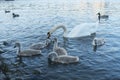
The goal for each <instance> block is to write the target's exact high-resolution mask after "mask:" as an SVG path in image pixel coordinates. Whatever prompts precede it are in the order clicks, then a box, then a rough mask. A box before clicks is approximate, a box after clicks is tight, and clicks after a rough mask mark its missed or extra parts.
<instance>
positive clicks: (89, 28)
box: [67, 23, 98, 38]
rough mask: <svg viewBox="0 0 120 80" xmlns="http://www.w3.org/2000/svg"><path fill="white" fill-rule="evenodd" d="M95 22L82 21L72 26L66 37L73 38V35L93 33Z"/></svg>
mask: <svg viewBox="0 0 120 80" xmlns="http://www.w3.org/2000/svg"><path fill="white" fill-rule="evenodd" d="M97 26H98V25H97V23H83V24H80V25H77V26H76V27H74V28H73V29H72V30H71V31H70V33H69V34H68V35H67V37H70V38H75V37H83V36H88V35H90V34H91V33H95V32H96V31H97Z"/></svg>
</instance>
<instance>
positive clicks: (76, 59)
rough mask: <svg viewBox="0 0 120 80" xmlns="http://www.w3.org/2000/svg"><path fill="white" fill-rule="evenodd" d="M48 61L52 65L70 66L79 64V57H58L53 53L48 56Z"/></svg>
mask: <svg viewBox="0 0 120 80" xmlns="http://www.w3.org/2000/svg"><path fill="white" fill-rule="evenodd" d="M48 60H49V62H50V63H51V62H53V63H62V64H69V63H76V62H79V57H78V56H69V55H61V56H58V55H57V53H56V52H51V53H49V54H48Z"/></svg>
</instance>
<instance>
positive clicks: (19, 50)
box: [17, 45, 21, 54]
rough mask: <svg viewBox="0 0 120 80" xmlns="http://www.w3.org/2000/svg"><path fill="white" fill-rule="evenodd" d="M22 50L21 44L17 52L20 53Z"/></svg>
mask: <svg viewBox="0 0 120 80" xmlns="http://www.w3.org/2000/svg"><path fill="white" fill-rule="evenodd" d="M20 52H21V46H20V45H19V46H18V51H17V53H18V54H19V53H20Z"/></svg>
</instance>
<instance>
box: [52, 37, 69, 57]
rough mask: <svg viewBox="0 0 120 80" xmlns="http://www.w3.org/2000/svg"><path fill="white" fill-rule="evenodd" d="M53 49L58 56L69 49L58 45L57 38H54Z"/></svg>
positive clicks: (64, 53) (65, 53)
mask: <svg viewBox="0 0 120 80" xmlns="http://www.w3.org/2000/svg"><path fill="white" fill-rule="evenodd" d="M53 51H54V52H56V53H57V55H58V56H60V55H67V54H68V53H67V51H66V50H65V49H64V48H62V47H59V46H58V40H57V38H54V46H53Z"/></svg>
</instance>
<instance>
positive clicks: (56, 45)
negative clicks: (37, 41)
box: [53, 41, 58, 50]
mask: <svg viewBox="0 0 120 80" xmlns="http://www.w3.org/2000/svg"><path fill="white" fill-rule="evenodd" d="M57 47H58V42H57V41H55V42H54V47H53V50H54V49H56V48H57Z"/></svg>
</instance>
